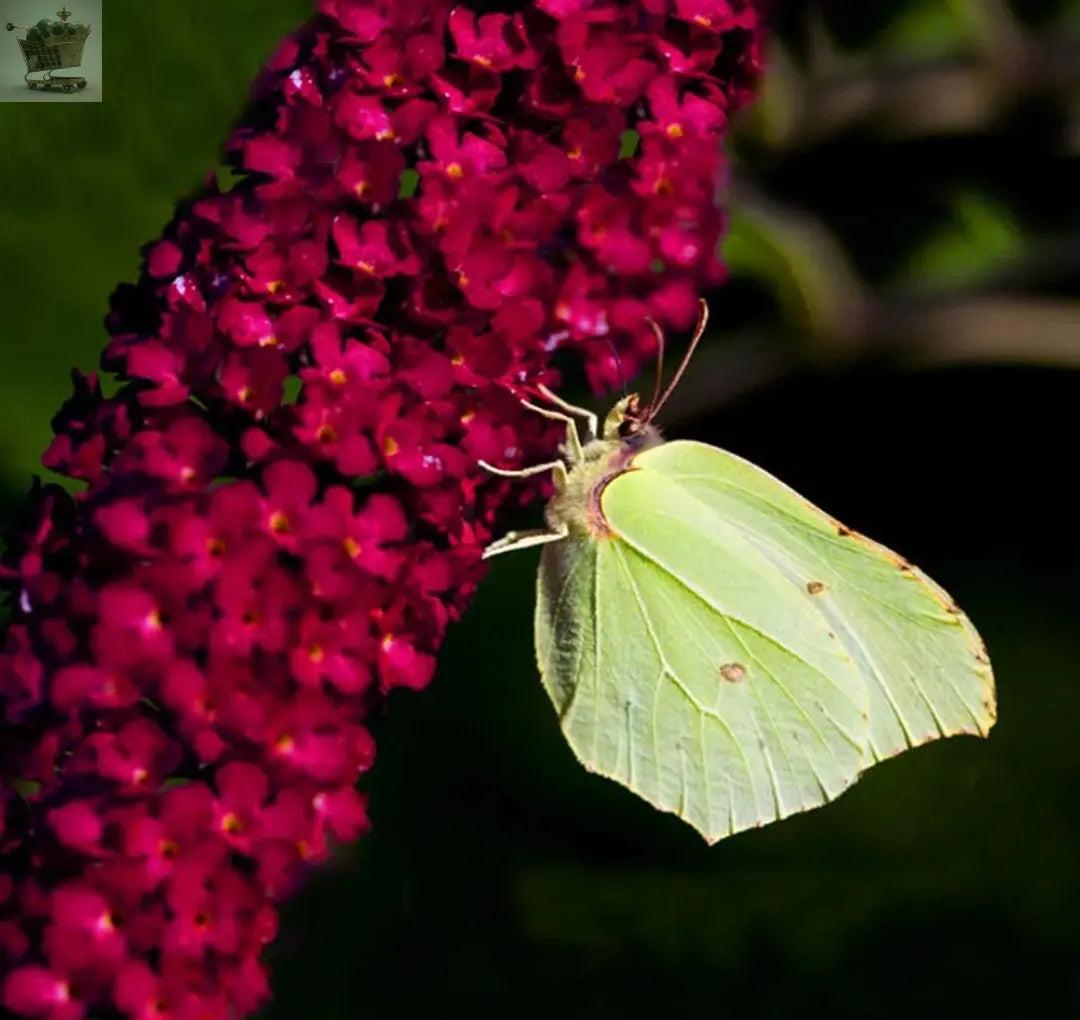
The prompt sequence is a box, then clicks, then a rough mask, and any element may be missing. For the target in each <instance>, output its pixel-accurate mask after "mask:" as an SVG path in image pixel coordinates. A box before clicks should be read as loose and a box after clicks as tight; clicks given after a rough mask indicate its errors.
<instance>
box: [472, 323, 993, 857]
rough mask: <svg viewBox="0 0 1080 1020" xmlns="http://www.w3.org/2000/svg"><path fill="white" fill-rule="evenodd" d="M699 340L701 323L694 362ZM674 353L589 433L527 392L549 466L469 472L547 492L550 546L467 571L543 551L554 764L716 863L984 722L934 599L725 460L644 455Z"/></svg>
mask: <svg viewBox="0 0 1080 1020" xmlns="http://www.w3.org/2000/svg"><path fill="white" fill-rule="evenodd" d="M705 320H706V310H705V306H704V304H702V312H701V315H700V317H699V320H698V326H697V329H696V330H695V333H694V338H693V341H692V343H691V347H690V352H692V351H693V347H694V345H695V344H696V343H697V341H698V339H699V338H700V337H701V334H702V332H703V331H704V328H705ZM654 328H655V327H654ZM656 332H657V336H658V340H659V341H660V342H661V350H662V339H663V338H662V337H661V336H660V334H659V330H658V329H656ZM690 352H688V354H687V357H686V359H684V361H683V363H682V366H680V368H679V370H678V372H676V374H675V377H674V379H673V380H672V382H671V384H670V385H669V386H668V388H667V389H666V390H665V392H664V394H663V395H662V396H660V397H659V399H657V397H656V394H655V393H654V396H653V400H652V401H650V403H649V405H648V406H646V407H645V408H641V407H640V406H639V403H638V397H637V395H636V394H634V395H631V396H629V397H626V398H625V399H623V400H620V401H619V402H618V403H617V404H616V405H615V407H614V408H613V409H612V410H611V412H610V413H609V414H608V416H607V418H606V419H605V421H604V426H603V430H602V431H601V432H599V433H598V432H597V418H596V416H595V415H594V414H592V413H591V412H589V411H586V410H583V409H581V408H576V407H573V406H572V405H570V404H567V403H566V402H565V401H563V400H561V399H560V398H559V397H557V396H556V395H555V394H554V393H552V392H551V391H550V390H546V389H541V393H542V394H543V396H544V397H545V399H547V400H549V401H550V402H551V403H552V404H553V405H555V406H556V407H558V408H560V409H561V410H558V411H556V410H552V409H549V408H541V407H536V406H535V405H532V404H527V405H526V406H528V407H529V408H530V409H531V410H534V411H536V412H538V413H539V414H543V415H545V416H546V417H548V418H554V419H557V420H560V421H563V422H565V424H566V442H565V444H564V445H563V446H562V447H561V450H560V452H561V454H562V457H563V459H562V460H559V461H556V462H553V463H550V464H540V465H537V466H534V467H531V468H526V469H524V470H518V471H508V470H503V469H499V468H496V467H493V466H492V465H490V464H484V465H483V466H484V467H485V468H487V469H488V470H489V471H492V472H493V473H495V474H499V475H503V476H508V477H524V476H527V475H533V474H537V473H540V472H544V471H551V472H553V476H554V483H555V489H556V493H555V495H554V497H553V498H552V499H551V501H550V503H549V504H548V506H547V510H546V514H545V517H546V521H547V527H546V528H544V529H541V530H538V531H532V532H511V533H510V534H508V535H506V536H505V537H504V538H502V539H500V540H499V541H497V542H495V543H493V544H492V545H490V546H488V548H487V549H486V550H485V552H484V556H485V557H490V556H494V555H497V554H499V553H503V552H508V551H510V550H513V549H521V548H525V547H527V546H531V545H540V544H543V545H544V549H543V552H542V554H541V560H540V573H539V577H538V583H537V600H536V619H535V638H536V655H537V660H538V663H539V667H540V674H541V677H542V679H543V684H544V687H545V689H546V690H547V692H548V695H549V696H550V697H551V700H552V702H553V703H554V705H555V709H556V711H557V713H558V717H559V721H560V723H561V725H562V729H563V732H564V733H565V735H566V738H567V740H568V741H569V743H570V746H571V748H573V751H574V753H575V754H576V755H577V757H578V758H579V759H580V760H581V762H582V763H583V764H584V765H585V767H586V768H587V769H589V770H590V771H593V772H596V773H599V774H600V775H602V776H606V777H608V778H610V779H614V780H616V781H617V782H619V783H622V784H623V785H624V786H626V787H628V788H629V789H630V790H632V791H633V792H634V793H637V794H639V795H640V796H641V797H643V798H645V800H647V801H648V802H649V803H650V804H652V805H654V806H655V807H657V808H659V809H661V810H664V811H670V812H673V813H675V814H676V815H678V816H679V817H680V818H682V819H684V820H685V821H687V822H689V823H690V824H691V825H692V826H694V828H696V829H697V830H698V831H699V832H700V833H701V834H702V835H703V836H704V837H705V839H706V840H707V841H708V842H710V843H713V842H715V841H717V840H719V839H721V838H723V837H724V836H729V835H731V834H733V833H736V832H739V831H741V830H743V829H747V828H750V827H754V826H760V825H763V824H765V823H767V822H771V821H775V820H778V819H781V818H785V817H787V816H788V815H791V814H794V813H796V812H798V811H805V810H807V809H809V808H813V807H818V806H820V805H822V804H824V803H826V802H827V801H830V800H832V799H834V798H835V797H837V796H839V795H840V794H841V793H842V792H843V791H844V790H845V789H847V788H848V787H849V786H850V785H851V784H852V783H854V782H855V780H856V779H858V778H859V776H860V774H861V773H862V772H863V771H864V770H865V769H867V768H869V767H870V766H871V765H873V764H875V763H877V762H879V761H882V760H883V759H885V758H888V757H891V756H892V755H895V754H898V753H899V752H900V751H903V750H905V749H907V748H909V747H914V746H916V745H918V744H921V743H924V742H926V741H929V740H933V739H935V738H938V737H947V736H951V735H953V734H958V733H971V734H978V735H982V736H986V735H987V734H988V733H989V731H990V728H991V726H993V724H994V719H995V714H996V709H995V694H994V681H993V674H992V672H991V669H990V662H989V659H988V657H987V654H986V650H985V647H984V645H983V643H982V640H981V639H980V638H979V635H978V633H977V632H976V630H975V627H974V626H973V625H972V623H971V621H970V620H969V619H968V618H967V617H966V616H965V615H964V614H963V613H962V612H961V611H960V609H959V607H958V606H957V605H956V603H955V602H954V601H953V600H952V598H951V597H950V596H949V595H948V594H946V592H945V591H944V590H942V589H941V588H940V587H939V586H938V585H937V584H935V583H934V581H932V580H931V579H930V578H929V577H927V576H926V575H925V574H924V573H922V572H921V571H920V570H918V569H917V568H916V567H914V566H912V565H911V564H910V563H908V562H907V561H906V560H905V559H903V558H902V557H901V556H898V555H897V554H896V553H894V552H891V551H890V550H889V549H886V548H885V547H884V546H882V545H879V544H878V543H876V542H874V541H872V540H871V539H869V538H866V537H864V536H863V535H860V534H858V533H857V532H855V531H852V530H850V529H849V528H846V527H844V526H843V525H842V524H840V523H839V522H838V521H836V520H835V519H834V518H832V517H830V516H829V515H828V514H826V513H825V512H824V511H822V510H820V509H818V507H816V506H814V505H813V504H812V503H810V502H809V500H806V499H804V498H803V497H802V496H800V495H799V494H798V493H796V492H794V491H793V490H792V489H790V488H788V487H787V486H786V485H784V484H783V483H782V482H780V481H778V480H777V479H776V478H774V477H772V476H771V475H770V474H768V473H767V472H765V471H763V470H762V469H761V468H758V467H755V466H754V465H753V464H750V463H749V462H747V461H745V460H743V459H741V458H740V457H737V456H735V455H734V454H731V453H728V452H726V451H724V450H720V449H718V448H716V447H714V446H708V445H706V444H704V443H698V442H692V441H687V440H678V441H675V442H664V441H663V440H662V439H661V437H660V434H659V432H658V430H657V429H656V427H655V426H654V425H653V424H652V420H653V418H654V416H655V414H656V412H657V411H658V410H659V408H660V406H661V405H662V404H663V403H664V401H665V400H666V399H667V397H668V395H669V394H670V393H671V391H672V389H673V388H674V386H675V384H676V383H677V382H678V379H679V377H680V376H681V374H682V372H683V369H684V368H685V367H686V364H687V360H688V359H689V356H690ZM658 374H659V373H658ZM573 416H577V417H580V418H582V419H584V422H585V425H586V432H587V435H586V439H585V441H584V442H582V439H581V437H580V436H579V433H578V429H577V426H576V424H575V421H574V417H573Z"/></svg>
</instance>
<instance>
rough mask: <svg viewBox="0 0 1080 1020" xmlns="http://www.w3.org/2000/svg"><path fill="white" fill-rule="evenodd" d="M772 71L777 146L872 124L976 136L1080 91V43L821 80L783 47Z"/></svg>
mask: <svg viewBox="0 0 1080 1020" xmlns="http://www.w3.org/2000/svg"><path fill="white" fill-rule="evenodd" d="M770 73H775V74H776V75H778V77H779V79H780V80H779V81H777V84H776V88H777V90H778V91H779V92H780V94H781V98H780V99H779V101H777V102H774V103H769V101H768V99H767V98H766V100H765V102H764V109H763V112H764V113H765V115H767V117H768V120H769V123H768V124H767V125H764V126H763V132H764V133H765V134H766V135H767V138H768V142H769V144H770V145H771V146H773V147H775V148H793V147H797V146H803V145H807V144H810V143H813V142H816V141H819V140H820V139H822V138H825V137H828V136H830V135H833V134H835V133H836V132H838V131H841V130H843V129H844V128H847V127H850V126H852V125H854V124H856V123H859V122H863V121H869V120H873V122H874V124H875V126H876V127H878V128H882V129H884V130H885V131H886V132H888V133H890V134H892V135H925V134H936V133H942V132H953V131H956V132H971V131H976V130H979V129H981V128H983V127H985V126H986V125H987V124H989V123H991V122H992V121H993V120H994V119H995V118H996V117H997V116H998V115H999V114H1000V112H1001V110H1002V109H1003V107H1005V106H1008V105H1011V104H1013V103H1015V102H1016V100H1017V99H1019V98H1022V97H1023V96H1024V95H1025V94H1029V93H1033V92H1041V91H1049V90H1064V91H1072V90H1074V89H1076V88H1080V37H1075V36H1062V35H1056V34H1042V35H1035V36H1026V37H1025V36H1022V35H1018V36H1015V37H1013V38H1011V39H1010V40H1009V45H1007V46H1000V47H997V48H995V50H994V51H993V52H990V53H984V54H971V55H966V56H954V57H945V58H936V59H912V60H894V61H892V62H891V63H890V62H888V61H886V60H878V61H875V63H873V64H872V65H869V66H865V67H860V68H858V69H857V70H845V71H836V72H833V73H831V74H829V75H828V76H826V77H823V78H816V77H815V76H813V75H810V76H803V75H802V74H801V72H800V71H799V70H798V69H797V68H796V65H795V64H794V62H793V61H792V60H791V59H790V57H789V56H788V55H787V54H786V53H785V52H784V51H783V50H782V48H781V47H780V45H779V44H778V43H777V44H775V53H774V60H773V62H772V67H771V70H770ZM792 76H795V77H794V79H793V80H786V81H785V79H789V78H791V77H792ZM766 87H767V88H768V87H769V86H768V82H767V83H766Z"/></svg>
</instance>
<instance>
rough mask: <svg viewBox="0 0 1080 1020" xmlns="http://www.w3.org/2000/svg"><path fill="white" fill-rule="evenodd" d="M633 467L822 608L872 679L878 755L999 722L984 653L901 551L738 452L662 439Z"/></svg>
mask: <svg viewBox="0 0 1080 1020" xmlns="http://www.w3.org/2000/svg"><path fill="white" fill-rule="evenodd" d="M635 465H636V466H637V467H639V468H640V469H641V470H642V471H644V472H646V473H647V474H652V473H656V474H660V475H662V476H663V477H665V478H666V479H668V480H669V481H670V482H671V483H673V484H674V485H675V486H677V487H678V488H679V489H680V490H681V491H683V492H685V493H687V494H688V495H689V496H690V497H691V498H692V499H693V500H694V501H695V502H696V503H698V504H700V505H702V506H705V507H708V508H709V510H710V511H711V512H712V513H713V514H714V516H716V517H719V518H722V519H723V520H724V521H726V522H728V524H729V526H730V527H731V528H732V529H733V530H735V531H736V532H738V534H739V535H740V536H741V537H742V540H743V541H744V542H746V543H747V544H750V545H752V546H753V547H754V548H755V549H756V550H757V551H758V552H759V553H760V554H761V555H762V557H763V558H764V559H766V560H767V561H768V562H769V564H770V565H771V566H772V567H773V568H774V569H775V570H776V571H777V572H779V573H780V574H782V575H783V576H784V578H785V579H786V581H787V583H788V586H789V588H790V590H791V591H793V592H795V593H797V594H798V595H799V597H800V598H801V599H802V600H803V601H804V602H805V603H807V604H808V605H810V606H812V607H813V608H814V611H815V612H816V614H817V615H818V617H819V619H820V620H822V621H824V622H825V623H826V624H827V627H828V628H829V629H830V630H831V631H832V632H833V633H835V634H836V635H837V637H838V639H839V641H840V642H841V644H842V645H843V647H844V648H845V649H846V650H847V652H848V654H849V656H850V658H851V660H852V661H853V662H854V663H855V665H856V667H857V668H858V671H859V673H860V675H861V676H862V678H863V679H864V681H865V684H866V687H867V690H868V693H869V699H870V740H869V745H870V746H869V749H870V753H871V758H870V759H869V761H868V762H867V764H869V763H871V762H872V761H874V760H880V759H882V758H886V757H889V756H890V755H893V754H896V753H898V752H899V751H902V750H904V749H905V748H906V747H911V746H915V745H917V744H920V743H923V742H925V741H927V740H931V739H934V738H936V737H941V736H949V735H951V734H957V733H973V734H982V735H985V734H986V733H987V732H988V731H989V729H990V727H991V726H992V725H993V722H994V718H995V705H994V685H993V676H992V673H991V671H990V666H989V661H988V659H987V657H986V651H985V648H984V646H983V644H982V641H981V640H980V638H979V635H978V633H977V632H976V630H975V628H974V626H973V625H972V624H971V621H970V620H968V618H967V617H966V616H965V615H964V614H963V613H962V612H960V610H959V608H958V607H957V606H956V604H955V603H954V602H953V600H952V599H951V597H950V596H949V595H948V594H947V593H946V592H945V591H944V590H942V589H941V588H940V587H939V586H938V585H937V584H935V583H934V582H933V581H932V580H931V579H930V578H928V577H927V576H926V575H925V574H923V573H922V572H921V571H919V570H918V569H917V568H915V567H913V566H912V565H911V564H909V563H907V562H906V561H905V560H904V559H903V558H902V557H900V556H898V555H897V554H895V553H893V552H892V551H890V550H889V549H886V548H885V547H884V546H882V545H879V544H878V543H876V542H873V541H871V540H870V539H868V538H866V537H865V536H862V535H859V534H858V533H857V532H854V531H850V530H849V529H847V528H845V527H844V526H843V525H841V524H839V522H837V521H836V520H834V519H833V518H832V517H830V516H829V515H828V514H826V513H825V512H824V511H822V510H820V509H819V508H818V507H816V506H814V505H813V504H812V503H810V502H809V501H808V500H806V499H805V498H803V497H802V496H800V495H799V494H798V493H796V492H795V491H794V490H792V489H790V488H789V487H788V486H786V485H784V484H783V483H782V482H780V481H778V480H777V479H776V478H774V477H772V476H771V475H770V474H768V473H767V472H765V471H763V470H762V469H761V468H758V467H756V466H754V465H753V464H751V463H749V462H748V461H745V460H743V459H741V458H739V457H736V456H735V455H733V454H730V453H727V452H725V451H723V450H720V449H717V448H716V447H712V446H707V445H705V444H703V443H696V442H689V441H677V442H671V443H665V444H663V445H662V446H658V447H656V448H654V449H652V450H649V451H647V452H645V453H643V454H641V455H640V456H639V457H638V458H636V460H635Z"/></svg>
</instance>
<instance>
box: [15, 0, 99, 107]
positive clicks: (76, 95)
mask: <svg viewBox="0 0 1080 1020" xmlns="http://www.w3.org/2000/svg"><path fill="white" fill-rule="evenodd" d="M41 7H42V4H41V0H38V2H37V3H34V2H32V0H23V2H19V3H15V4H11V3H9V4H5V5H4V10H5V14H7V15H8V16H9V17H12V20H11V21H6V22H5V23H4V27H5V28H6V29H7V31H8V32H10V33H12V35H13V36H14V39H13V40H12V42H11V43H10V44H8V45H5V46H2V47H0V54H2V59H0V72H2V75H3V80H2V82H0V102H30V101H50V100H55V101H63V100H65V99H76V100H80V101H83V102H101V43H100V32H101V0H92V2H85V0H84V3H83V4H82V8H83V9H82V10H81V11H80V13H79V15H78V16H76V15H73V14H72V12H71V11H70V10H68V8H67V7H66V6H64V7H61V8H60V10H58V11H57V12H56V14H55V16H54V17H47V16H46V17H38V18H36V19H34V18H33V17H31V16H29V15H31V12H36V13H40V11H41ZM13 8H19V10H18V11H15V10H13ZM20 14H21V15H23V16H24V17H25V21H23V23H22V24H20V23H19V21H17V20H15V17H16V16H18V15H20ZM95 15H96V17H93V18H92V16H95ZM20 20H21V19H20ZM0 42H4V43H7V40H0ZM20 64H21V65H22V66H20ZM20 71H21V74H20ZM20 79H21V81H20Z"/></svg>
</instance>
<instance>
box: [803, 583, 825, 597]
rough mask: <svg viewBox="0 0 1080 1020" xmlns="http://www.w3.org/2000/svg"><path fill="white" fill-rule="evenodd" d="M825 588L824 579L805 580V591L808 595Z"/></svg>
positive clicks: (819, 592) (815, 593)
mask: <svg viewBox="0 0 1080 1020" xmlns="http://www.w3.org/2000/svg"><path fill="white" fill-rule="evenodd" d="M824 590H825V582H824V581H807V582H806V593H807V594H808V595H820V594H821V593H822V592H823V591H824Z"/></svg>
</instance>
